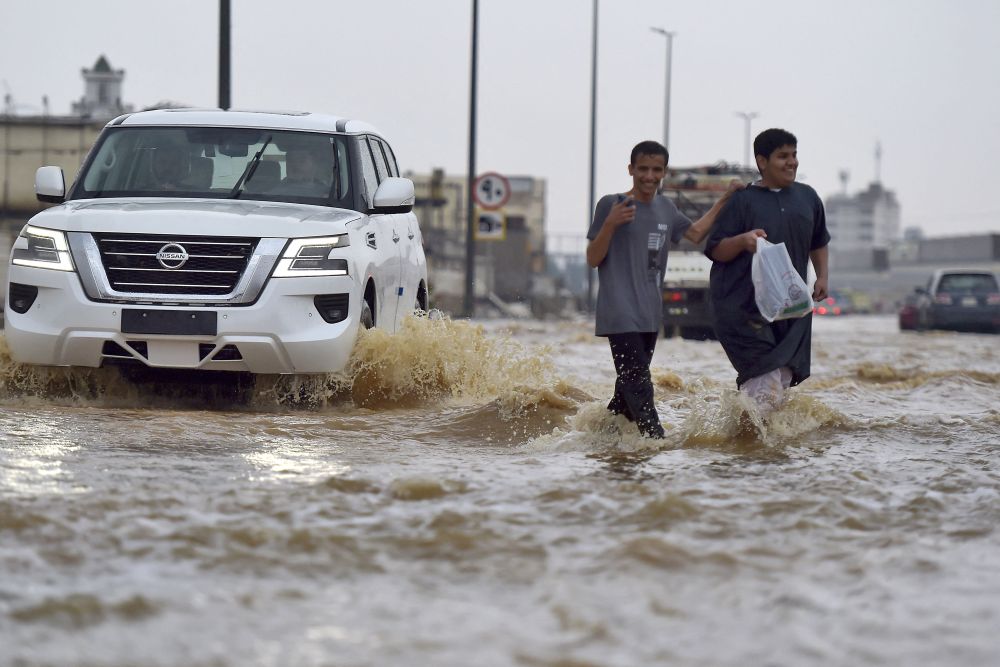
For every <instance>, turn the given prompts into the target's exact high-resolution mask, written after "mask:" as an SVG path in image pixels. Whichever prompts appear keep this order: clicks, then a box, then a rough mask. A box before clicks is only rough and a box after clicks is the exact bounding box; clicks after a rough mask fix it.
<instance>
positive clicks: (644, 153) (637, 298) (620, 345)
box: [587, 141, 743, 438]
mask: <svg viewBox="0 0 1000 667" xmlns="http://www.w3.org/2000/svg"><path fill="white" fill-rule="evenodd" d="M668 157H669V156H668V154H667V149H666V148H664V147H663V146H662V145H661V144H658V143H657V142H655V141H643V142H641V143H639V144H638V145H636V147H635V148H633V149H632V155H631V157H630V161H629V165H628V173H629V175H630V176H631V177H632V189H631V190H629V191H628V192H627V193H622V194H611V195H606V196H604V197H602V198H601V200H600V201H599V202H597V206H596V208H595V210H594V221H593V223H592V224H591V226H590V231H589V232H588V233H587V238H588V239H589V240H590V243H588V244H587V263H588V264H589V265H590V266H594V267H597V275H598V280H599V287H598V292H597V313H596V315H597V317H596V320H597V322H596V334H597V335H598V336H607V338H608V342H609V343H610V344H611V358H612V359H613V360H614V363H615V371H616V373H617V379H616V381H615V395H614V398H612V399H611V402H610V403H609V404H608V410H610V411H611V412H613V413H614V414H623V415H625V417H626V418H627V419H628V420H629V421H634V422H635V423H636V425H637V426H638V427H639V432H640V433H642V434H643V435H644V436H646V437H651V438H662V437H663V426H662V425H661V424H660V417H659V415H658V414H657V412H656V406H655V405H654V403H653V382H652V379H651V378H650V375H649V364H650V362H651V361H652V359H653V349H654V348H655V347H656V337H657V335H658V334H659V331H660V327H661V326H663V296H662V290H663V271H664V269H666V266H667V252H668V251H669V249H670V246H669V242H670V241H674V242H677V241H680V239H681V237H684V238H686V239H688V240H690V241H692V242H694V243H698V242H700V241H701V240H702V239H703V238H704V237H705V234H707V233H708V230H709V229H710V228H711V226H712V223H714V222H715V217H716V216H717V215H718V213H719V210H720V209H721V208H722V206H723V203H724V202H725V200H726V199H728V197H729V196H730V195H731V194H732V193H733V192H734V191H735V189H736V188H737V187H742V186H743V184H742V183H739V182H738V181H736V182H734V183H732V184H730V188H729V191H728V192H726V194H725V195H724V196H723V197H722V198H721V199H720V200H719V201H718V202H716V203H715V205H714V206H712V208H711V209H710V210H709V211H708V213H706V214H705V215H704V216H702V218H701V219H700V220H698V222H695V223H694V224H692V223H691V221H690V220H689V219H688V218H687V216H685V215H684V214H682V213H681V212H680V211H678V210H677V207H676V206H674V203H673V202H672V201H670V200H669V199H667V198H666V197H663V196H661V195H660V194H659V189H660V182H661V181H662V180H663V177H664V176H665V175H666V173H667V159H668Z"/></svg>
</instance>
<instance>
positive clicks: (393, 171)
mask: <svg viewBox="0 0 1000 667" xmlns="http://www.w3.org/2000/svg"><path fill="white" fill-rule="evenodd" d="M378 143H379V145H380V146H381V147H382V154H383V155H384V156H385V163H386V164H387V165H389V175H390V176H399V165H397V164H396V156H395V155H394V154H393V152H392V148H391V147H390V146H389V144H387V143H386V142H385V140H384V139H379V140H378Z"/></svg>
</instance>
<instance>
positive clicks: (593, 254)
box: [587, 198, 635, 267]
mask: <svg viewBox="0 0 1000 667" xmlns="http://www.w3.org/2000/svg"><path fill="white" fill-rule="evenodd" d="M629 203H632V205H631V206H629V205H628V204H629ZM633 219H635V203H634V202H632V200H631V198H629V199H626V200H624V201H620V202H616V203H615V204H613V205H612V206H611V210H610V211H608V215H607V217H606V218H604V222H603V223H602V224H601V231H599V232H597V236H595V237H594V239H593V240H592V241H591V242H590V243H588V244H587V264H589V265H590V266H592V267H597V266H598V265H599V264H600V263H601V262H603V261H604V258H605V257H607V256H608V247H610V245H611V237H613V236H614V235H615V232H616V231H618V228H619V227H621V226H622V225H626V224H628V223H630V222H632V220H633Z"/></svg>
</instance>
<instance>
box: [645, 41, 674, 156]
mask: <svg viewBox="0 0 1000 667" xmlns="http://www.w3.org/2000/svg"><path fill="white" fill-rule="evenodd" d="M650 30H652V31H653V32H655V33H656V34H658V35H663V36H664V37H666V38H667V85H666V93H665V97H664V99H663V145H664V146H665V147H666V149H667V150H668V151H669V150H670V55H671V51H673V47H674V35H676V34H677V33H676V32H669V31H667V30H664V29H663V28H650Z"/></svg>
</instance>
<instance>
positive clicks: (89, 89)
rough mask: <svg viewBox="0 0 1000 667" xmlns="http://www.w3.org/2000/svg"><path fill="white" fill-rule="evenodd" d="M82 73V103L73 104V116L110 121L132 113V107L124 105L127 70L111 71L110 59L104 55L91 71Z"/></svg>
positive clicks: (87, 70) (83, 70)
mask: <svg viewBox="0 0 1000 667" xmlns="http://www.w3.org/2000/svg"><path fill="white" fill-rule="evenodd" d="M80 72H81V73H82V74H83V81H84V91H83V97H82V98H81V99H80V101H79V102H75V103H74V104H73V115H75V116H81V117H83V118H96V119H102V118H103V119H106V120H110V119H111V118H114V117H115V116H120V115H121V114H123V113H128V112H129V111H132V106H131V105H125V104H123V103H122V81H123V80H124V79H125V70H123V69H118V70H115V69H111V65H110V64H108V59H107V58H106V57H104V55H103V54H102V55H101V56H100V57H99V58H98V59H97V62H96V63H94V66H93V67H92V68H91V69H87V68H86V67H84V68H83V69H82V70H80Z"/></svg>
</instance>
